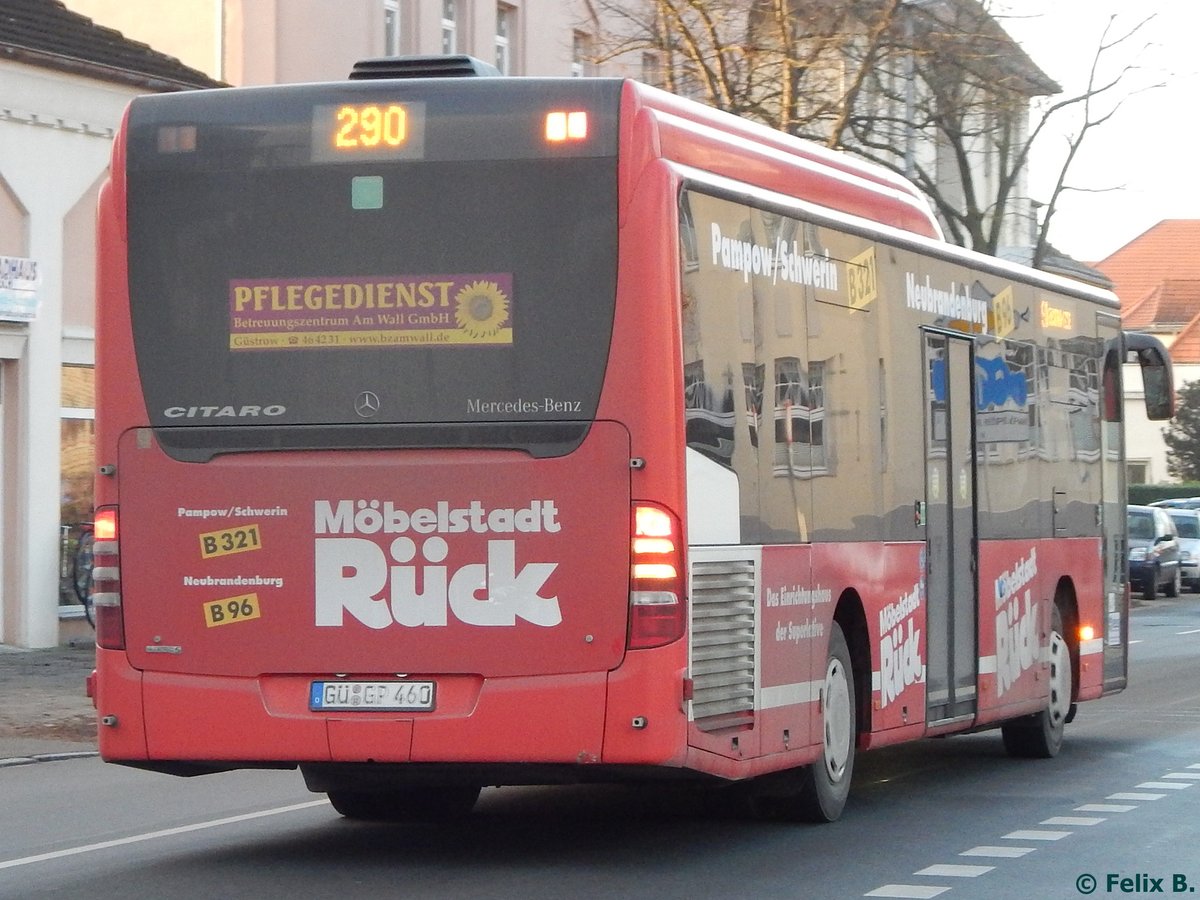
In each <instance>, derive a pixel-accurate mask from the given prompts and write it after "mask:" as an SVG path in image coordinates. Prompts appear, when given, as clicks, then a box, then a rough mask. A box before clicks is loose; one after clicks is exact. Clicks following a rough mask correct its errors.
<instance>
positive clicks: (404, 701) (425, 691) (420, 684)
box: [308, 681, 435, 712]
mask: <svg viewBox="0 0 1200 900" xmlns="http://www.w3.org/2000/svg"><path fill="white" fill-rule="evenodd" d="M434 693H435V692H434V683H433V682H432V681H314V682H313V683H312V690H311V691H310V692H309V695H308V708H309V709H311V710H313V711H314V712H321V711H324V710H331V709H332V710H363V711H366V712H371V711H372V710H384V711H392V712H429V711H430V710H432V709H433V698H434Z"/></svg>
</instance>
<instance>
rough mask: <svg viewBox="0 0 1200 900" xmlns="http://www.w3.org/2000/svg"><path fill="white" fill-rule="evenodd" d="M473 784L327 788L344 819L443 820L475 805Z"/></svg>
mask: <svg viewBox="0 0 1200 900" xmlns="http://www.w3.org/2000/svg"><path fill="white" fill-rule="evenodd" d="M479 791H480V788H479V787H477V786H475V785H460V784H455V785H420V786H410V787H403V788H388V789H385V790H377V791H364V790H336V791H329V802H330V803H331V804H333V808H334V809H336V810H337V811H338V812H339V813H341V814H342V815H343V816H345V817H346V818H347V819H358V820H360V821H364V822H445V821H449V820H451V819H458V818H461V817H463V816H465V815H467V814H468V813H470V812H471V810H472V809H473V808H474V806H475V801H476V800H478V799H479Z"/></svg>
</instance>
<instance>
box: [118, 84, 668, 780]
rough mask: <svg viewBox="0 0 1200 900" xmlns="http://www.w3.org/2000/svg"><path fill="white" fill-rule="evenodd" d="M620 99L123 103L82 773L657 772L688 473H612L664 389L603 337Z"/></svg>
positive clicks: (473, 92) (528, 93) (182, 98)
mask: <svg viewBox="0 0 1200 900" xmlns="http://www.w3.org/2000/svg"><path fill="white" fill-rule="evenodd" d="M622 90H623V88H622V83H621V82H619V81H605V80H592V79H580V80H571V81H567V80H558V81H541V80H533V79H522V80H519V81H518V80H511V79H499V78H492V79H487V78H480V79H475V78H462V79H417V80H364V81H354V82H349V83H344V84H335V85H304V86H287V87H271V88H262V89H239V90H228V91H216V92H195V93H188V94H176V95H171V96H157V97H147V98H143V99H138V100H135V101H134V102H133V103H132V105H131V107H130V110H129V112H128V115H127V120H126V123H125V127H124V129H123V131H122V133H121V135H120V137H119V139H118V142H117V146H116V150H115V154H114V165H113V170H112V171H113V176H112V180H111V182H110V183H109V184H108V185H107V186H106V187H105V190H104V192H103V194H102V199H101V215H100V239H99V241H100V282H101V289H100V300H99V312H98V317H97V319H98V332H99V333H98V342H97V343H98V347H99V350H98V356H99V358H98V361H97V370H98V372H97V375H98V382H99V407H100V409H99V412H98V425H97V450H98V463H99V465H100V473H101V474H100V475H99V477H98V487H97V497H98V505H99V506H100V507H101V510H100V514H99V515H100V517H101V519H102V520H103V521H105V522H107V523H109V527H110V528H111V530H112V532H113V533H112V534H111V535H109V536H108V539H107V540H105V541H103V542H102V544H101V545H100V546H99V547H98V551H97V556H98V561H97V565H98V567H99V568H98V574H97V578H98V579H99V583H98V585H97V591H98V592H99V597H98V599H97V606H98V611H99V616H100V622H99V625H98V645H99V647H98V672H97V706H98V712H99V715H100V717H101V722H102V724H101V727H100V731H101V734H100V748H101V752H102V755H103V756H104V758H105V759H107V760H110V761H114V762H123V763H128V764H132V765H140V766H144V767H147V768H153V769H158V770H161V771H167V772H174V773H178V774H191V773H198V772H207V771H218V770H221V769H226V768H235V767H239V766H248V765H253V766H262V765H280V766H290V765H294V764H299V765H301V767H302V768H303V769H304V770H305V774H306V776H307V777H309V782H310V785H311V786H314V788H315V789H320V790H331V791H337V790H344V789H346V788H348V787H355V786H361V785H363V784H366V783H367V782H368V781H370V779H372V778H374V779H375V780H376V781H380V780H383V781H387V782H389V783H393V782H394V783H403V782H405V781H406V780H412V781H414V782H420V783H422V784H434V785H437V784H442V783H451V782H453V783H461V784H467V785H470V784H480V783H484V784H486V783H498V782H501V781H503V782H505V783H517V782H522V781H554V780H572V779H574V778H576V777H578V776H579V774H580V770H581V769H582V768H586V767H588V766H592V767H596V768H600V767H602V766H604V765H605V764H615V765H617V766H628V765H630V764H646V763H653V764H663V763H666V764H669V765H678V764H679V762H680V754H681V753H682V746H683V744H684V743H685V737H684V729H685V723H684V719H683V715H682V712H681V707H682V697H681V691H682V687H681V685H682V671H683V668H684V665H685V662H686V657H685V650H684V649H683V647H682V644H683V642H682V641H681V640H679V637H680V636H681V634H682V630H683V620H684V616H683V596H682V594H683V591H682V589H681V587H680V586H679V579H678V576H679V573H681V572H682V571H683V561H682V558H681V550H680V534H679V528H680V526H679V518H678V517H679V514H680V512H681V510H680V509H679V505H680V503H681V499H680V496H679V488H678V485H679V484H681V480H682V479H681V478H680V477H678V474H677V468H676V467H677V466H678V465H679V461H678V460H677V459H674V458H673V457H672V458H669V459H668V458H663V457H662V455H661V454H660V458H658V459H657V460H656V461H657V468H656V471H655V472H654V474H653V476H652V477H651V480H648V481H644V482H639V481H638V479H639V478H646V477H650V476H647V475H645V473H646V472H647V471H648V469H649V468H650V467H648V466H646V465H643V463H644V459H643V457H645V456H647V455H648V454H647V452H646V448H647V447H651V446H662V447H666V446H674V447H679V446H681V442H678V441H677V440H676V439H677V436H676V435H675V434H674V433H673V431H672V429H671V428H669V427H666V426H665V425H664V424H663V423H667V422H671V421H678V419H679V411H678V409H676V408H675V406H676V405H677V404H678V403H679V402H680V400H679V399H678V393H679V392H678V390H677V385H676V384H675V383H674V382H671V383H670V385H669V387H670V390H669V391H664V390H659V391H658V392H657V393H658V394H659V395H660V396H658V397H657V399H652V400H648V399H647V398H646V396H644V393H645V392H651V393H654V387H655V383H662V384H665V383H666V382H665V381H664V379H663V378H657V376H656V378H657V382H644V381H642V380H640V376H639V375H638V373H637V372H636V371H633V370H631V366H637V365H639V360H644V359H645V358H646V357H647V355H648V354H651V353H653V352H655V351H654V349H653V348H655V347H662V346H670V344H669V340H670V335H671V334H672V333H673V332H672V330H671V329H672V328H674V327H675V326H674V325H673V324H672V323H673V321H674V319H673V317H672V315H671V314H669V312H668V311H667V309H666V308H664V309H663V310H656V309H655V308H654V306H653V304H652V303H651V299H650V297H651V296H652V295H651V293H650V292H647V296H646V298H643V299H644V308H642V309H640V310H638V311H637V312H636V313H634V312H630V313H628V314H626V313H620V314H618V312H617V291H618V278H619V277H621V278H624V277H625V275H623V274H622V273H619V272H618V266H617V245H618V239H619V218H620V212H621V211H620V209H619V203H618V190H617V181H618V164H617V150H618V125H619V114H618V112H619V107H620V103H621V97H622ZM667 224H668V226H669V225H670V222H669V220H668V221H667ZM663 239H664V241H667V242H668V244H667V246H668V252H666V253H664V255H663V258H664V259H674V250H673V248H671V247H670V245H669V241H670V240H672V238H671V235H670V229H669V227H668V228H667V230H666V232H664V238H663ZM655 302H663V303H666V301H665V300H661V301H655ZM614 347H620V350H619V351H618V350H614V349H613V348H614ZM658 355H660V356H661V355H663V354H661V353H659V354H658ZM667 357H668V358H667V359H665V360H661V361H659V362H658V363H657V365H658V368H657V369H655V368H654V366H648V367H647V368H648V369H649V370H653V371H660V372H663V373H668V374H667V375H666V376H665V377H667V378H669V377H670V376H669V373H670V372H672V371H674V370H673V369H672V366H673V365H674V364H675V362H676V361H675V357H674V355H673V354H667ZM646 408H654V409H656V411H657V416H658V417H659V418H658V419H657V420H656V431H657V432H661V433H655V434H649V433H647V432H648V429H647V428H644V427H643V428H639V426H637V425H636V423H635V420H637V419H638V417H639V416H640V415H641V413H639V412H637V411H638V410H644V409H646ZM642 420H644V416H643V419H642ZM639 485H640V486H639ZM651 485H657V487H656V488H655V492H654V496H653V497H650V496H648V494H649V486H651ZM639 528H640V529H641V531H643V532H645V534H644V535H643V537H646V538H648V539H650V540H648V541H643V542H642V543H641V544H640V545H638V550H639V552H640V554H641V555H640V556H639V557H638V558H637V559H636V560H635V559H633V558H632V557H633V555H634V554H633V553H632V552H631V546H632V545H631V537H632V536H633V534H634V533H635V532H636V531H637V530H638V529H639ZM635 562H636V563H637V564H638V565H639V566H642V567H643V568H639V569H638V570H637V574H638V575H639V578H638V579H637V580H635V581H631V579H632V575H633V574H634V573H633V570H632V569H631V564H632V563H635ZM641 576H645V577H641ZM663 676H666V677H663ZM364 764H367V765H364ZM364 773H367V774H364ZM364 778H365V779H367V781H364V780H363V779H364ZM372 783H374V782H372Z"/></svg>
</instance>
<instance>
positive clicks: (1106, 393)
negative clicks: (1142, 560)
mask: <svg viewBox="0 0 1200 900" xmlns="http://www.w3.org/2000/svg"><path fill="white" fill-rule="evenodd" d="M1096 337H1098V338H1099V339H1100V341H1101V346H1102V347H1103V348H1104V356H1103V359H1102V363H1101V372H1100V392H1101V398H1100V472H1101V475H1100V491H1101V503H1100V535H1101V542H1102V547H1103V549H1102V553H1103V557H1104V690H1105V691H1106V692H1107V691H1112V690H1119V689H1120V688H1123V687H1124V686H1125V679H1126V675H1127V670H1128V659H1127V657H1126V653H1125V650H1126V647H1127V629H1128V628H1129V604H1128V603H1127V601H1126V591H1127V589H1128V585H1127V582H1128V580H1129V570H1128V563H1127V561H1126V554H1127V553H1128V549H1127V547H1126V546H1125V515H1126V513H1125V466H1124V464H1123V463H1122V460H1123V459H1124V458H1125V454H1124V452H1123V448H1122V441H1123V440H1124V432H1123V430H1122V427H1121V424H1122V423H1121V420H1122V418H1123V412H1124V410H1123V408H1122V406H1123V400H1122V395H1123V391H1122V388H1121V373H1122V368H1121V364H1122V363H1123V362H1124V354H1123V353H1122V352H1121V345H1122V341H1121V320H1120V318H1118V317H1117V316H1114V315H1111V314H1109V313H1097V314H1096Z"/></svg>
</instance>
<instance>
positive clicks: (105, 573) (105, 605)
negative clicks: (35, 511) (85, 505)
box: [92, 506, 125, 650]
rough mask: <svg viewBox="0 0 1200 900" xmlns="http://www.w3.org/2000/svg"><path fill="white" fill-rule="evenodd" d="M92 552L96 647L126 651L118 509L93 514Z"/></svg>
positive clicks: (97, 511)
mask: <svg viewBox="0 0 1200 900" xmlns="http://www.w3.org/2000/svg"><path fill="white" fill-rule="evenodd" d="M95 535H96V545H95V549H94V550H93V568H92V604H93V608H94V610H95V614H96V645H97V646H99V647H102V648H104V649H105V650H124V649H125V614H124V612H123V610H122V609H121V553H120V544H119V542H118V540H117V509H116V507H115V506H108V507H104V508H102V509H98V510H96V518H95Z"/></svg>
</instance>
